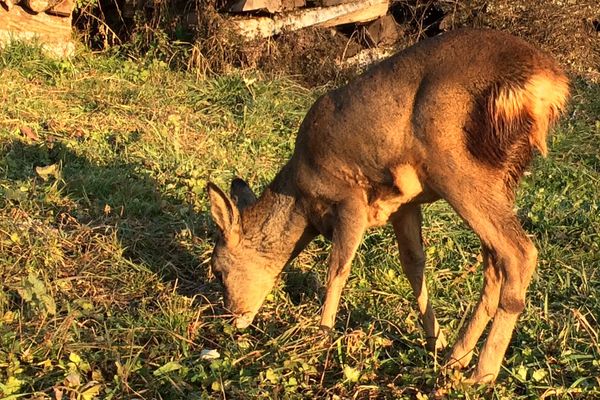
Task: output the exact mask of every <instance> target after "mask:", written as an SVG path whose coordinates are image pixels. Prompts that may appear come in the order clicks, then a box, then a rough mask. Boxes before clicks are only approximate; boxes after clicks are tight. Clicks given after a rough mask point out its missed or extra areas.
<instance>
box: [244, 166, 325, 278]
mask: <svg viewBox="0 0 600 400" xmlns="http://www.w3.org/2000/svg"><path fill="white" fill-rule="evenodd" d="M289 175H290V171H289V168H288V167H287V166H286V167H284V169H282V171H280V172H279V174H278V175H277V176H276V177H275V179H274V180H273V182H272V183H271V184H270V185H269V187H268V188H267V189H266V190H265V191H264V192H263V194H262V195H261V196H260V198H259V199H258V200H257V202H256V203H254V204H253V205H251V206H249V207H248V208H247V209H245V210H244V212H243V215H242V224H243V227H244V228H243V229H244V237H245V238H246V239H247V240H250V241H252V242H253V243H255V244H256V248H257V249H258V250H259V251H260V252H261V253H263V254H264V255H265V256H268V257H269V258H272V259H273V261H274V265H277V268H279V266H281V269H283V267H284V266H285V264H286V263H287V262H288V261H290V260H291V259H293V258H294V257H296V256H297V255H298V253H300V252H301V251H302V250H303V249H304V247H306V245H308V243H309V242H310V241H311V240H312V239H313V238H314V237H315V235H316V233H315V231H314V229H312V227H311V226H310V224H309V220H308V218H307V217H306V215H305V213H304V210H303V209H302V207H301V204H300V202H299V201H298V195H297V190H296V188H295V186H294V184H293V179H292V178H291V176H289Z"/></svg>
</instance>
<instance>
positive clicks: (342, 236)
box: [321, 198, 367, 329]
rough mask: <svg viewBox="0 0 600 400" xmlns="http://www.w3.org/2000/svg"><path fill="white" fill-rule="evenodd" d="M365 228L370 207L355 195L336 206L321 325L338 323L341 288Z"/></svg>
mask: <svg viewBox="0 0 600 400" xmlns="http://www.w3.org/2000/svg"><path fill="white" fill-rule="evenodd" d="M366 228H367V208H366V206H365V205H364V204H363V203H362V202H360V201H359V200H356V199H354V198H352V199H349V200H346V201H344V202H342V203H339V204H338V205H337V206H336V209H335V220H334V226H333V235H332V248H331V255H330V257H329V270H328V272H327V291H326V294H325V304H324V306H323V311H322V313H321V327H322V328H326V329H331V328H332V327H333V325H334V323H335V316H336V314H337V310H338V306H339V303H340V298H341V296H342V290H343V289H344V285H345V284H346V280H347V279H348V275H349V274H350V267H351V266H352V260H353V259H354V255H355V253H356V250H357V249H358V246H359V245H360V242H361V240H362V237H363V234H364V232H365V230H366Z"/></svg>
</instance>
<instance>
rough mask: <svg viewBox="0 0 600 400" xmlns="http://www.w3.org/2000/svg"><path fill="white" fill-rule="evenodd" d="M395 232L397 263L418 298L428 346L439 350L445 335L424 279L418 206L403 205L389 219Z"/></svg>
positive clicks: (423, 255)
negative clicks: (436, 316)
mask: <svg viewBox="0 0 600 400" xmlns="http://www.w3.org/2000/svg"><path fill="white" fill-rule="evenodd" d="M392 226H393V227H394V232H395V233H396V239H397V241H398V249H399V253H400V263H401V264H402V268H403V270H404V273H405V275H406V277H407V278H408V280H409V282H410V285H411V287H412V289H413V292H414V294H415V297H416V298H417V305H418V307H419V313H420V314H421V319H422V321H423V328H424V329H425V334H426V336H427V349H428V350H430V351H435V350H441V349H443V348H444V347H446V345H447V343H446V338H445V337H444V334H443V333H442V331H441V330H440V325H439V324H438V321H437V320H436V318H435V314H434V312H433V308H432V307H431V303H430V302H429V297H428V293H427V286H426V284H425V279H424V276H423V274H424V271H425V253H424V252H423V243H422V239H421V208H420V206H419V205H416V204H415V205H407V206H404V207H402V208H401V209H400V210H399V211H398V212H397V213H396V214H394V216H393V218H392Z"/></svg>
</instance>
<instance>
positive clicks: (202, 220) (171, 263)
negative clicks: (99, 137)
mask: <svg viewBox="0 0 600 400" xmlns="http://www.w3.org/2000/svg"><path fill="white" fill-rule="evenodd" d="M0 158H1V159H3V161H2V164H3V167H4V168H5V170H6V176H7V178H8V179H9V180H12V181H17V182H18V181H22V182H26V181H31V180H32V179H33V182H34V183H35V184H36V185H42V184H44V183H43V181H42V179H40V178H39V177H37V176H36V172H35V169H36V167H43V166H48V165H53V164H56V165H57V166H59V168H60V178H59V182H58V185H57V188H58V190H59V192H60V198H61V200H60V201H58V202H54V204H50V207H56V208H57V210H55V211H56V212H55V213H54V215H55V216H56V217H57V218H58V216H59V215H60V214H61V213H63V214H64V213H67V214H69V215H70V216H71V217H73V218H75V219H76V220H77V221H78V222H79V223H81V224H83V225H87V226H89V227H91V228H106V229H107V230H110V229H111V228H112V229H115V230H116V232H117V237H118V240H119V242H120V243H121V247H122V248H123V249H124V253H123V257H124V258H126V259H128V260H130V261H131V262H133V263H136V264H141V265H144V266H146V267H147V268H148V269H150V270H151V271H153V272H155V273H156V274H158V275H159V276H160V278H161V280H163V281H165V282H173V281H176V282H177V290H178V292H179V293H180V294H183V295H186V296H194V295H200V296H202V297H205V298H207V299H208V300H209V301H210V302H211V303H215V302H217V301H218V285H217V284H214V283H212V282H211V281H209V280H208V276H209V271H208V264H207V263H206V262H204V261H205V260H206V259H207V255H206V254H202V249H203V248H206V245H205V244H206V242H207V241H211V237H210V236H211V233H210V232H211V230H210V228H209V223H208V219H209V216H208V215H206V214H204V213H202V214H198V213H196V212H195V211H194V209H193V208H192V206H191V205H190V204H189V203H188V202H185V201H182V200H180V199H178V198H176V197H174V196H169V195H165V194H164V193H161V191H160V189H159V187H158V185H157V182H156V180H155V179H154V178H153V177H151V176H150V175H149V173H148V172H147V170H146V169H144V165H142V164H132V163H127V162H124V161H121V160H118V161H117V162H115V163H111V164H107V165H97V164H96V163H94V162H92V161H90V160H88V159H86V158H84V157H82V156H80V155H78V154H76V153H75V152H74V151H73V150H71V149H69V148H68V147H67V145H65V144H64V143H61V142H55V143H41V142H40V143H36V144H27V143H25V142H22V141H18V140H15V141H13V142H11V143H9V144H7V145H6V144H5V145H4V147H0ZM31 200H33V201H34V202H38V203H39V202H44V200H43V199H41V198H37V199H31ZM198 245H199V246H198ZM199 249H200V250H199Z"/></svg>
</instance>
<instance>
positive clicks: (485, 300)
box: [449, 245, 501, 368]
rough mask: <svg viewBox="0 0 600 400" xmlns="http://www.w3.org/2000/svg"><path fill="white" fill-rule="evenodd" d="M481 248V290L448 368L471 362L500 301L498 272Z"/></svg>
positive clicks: (456, 344)
mask: <svg viewBox="0 0 600 400" xmlns="http://www.w3.org/2000/svg"><path fill="white" fill-rule="evenodd" d="M482 247H483V289H482V290H481V297H480V299H479V302H478V303H477V306H476V307H475V311H473V314H472V315H471V319H470V320H469V322H468V324H467V325H466V327H465V329H464V330H463V331H462V332H461V334H460V336H459V338H458V341H457V342H456V343H455V344H454V346H453V347H452V352H451V353H450V356H449V366H451V367H460V368H464V367H466V366H467V365H469V363H470V362H471V358H472V357H473V350H474V349H475V345H476V344H477V340H479V338H480V337H481V334H482V333H483V330H484V329H485V327H486V325H487V324H488V322H489V321H490V319H492V318H493V317H494V315H496V310H497V309H498V302H499V300H500V284H501V278H500V271H499V269H498V268H497V266H496V264H495V263H494V261H493V258H492V255H491V253H490V250H489V249H488V248H486V246H485V245H483V246H482Z"/></svg>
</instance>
